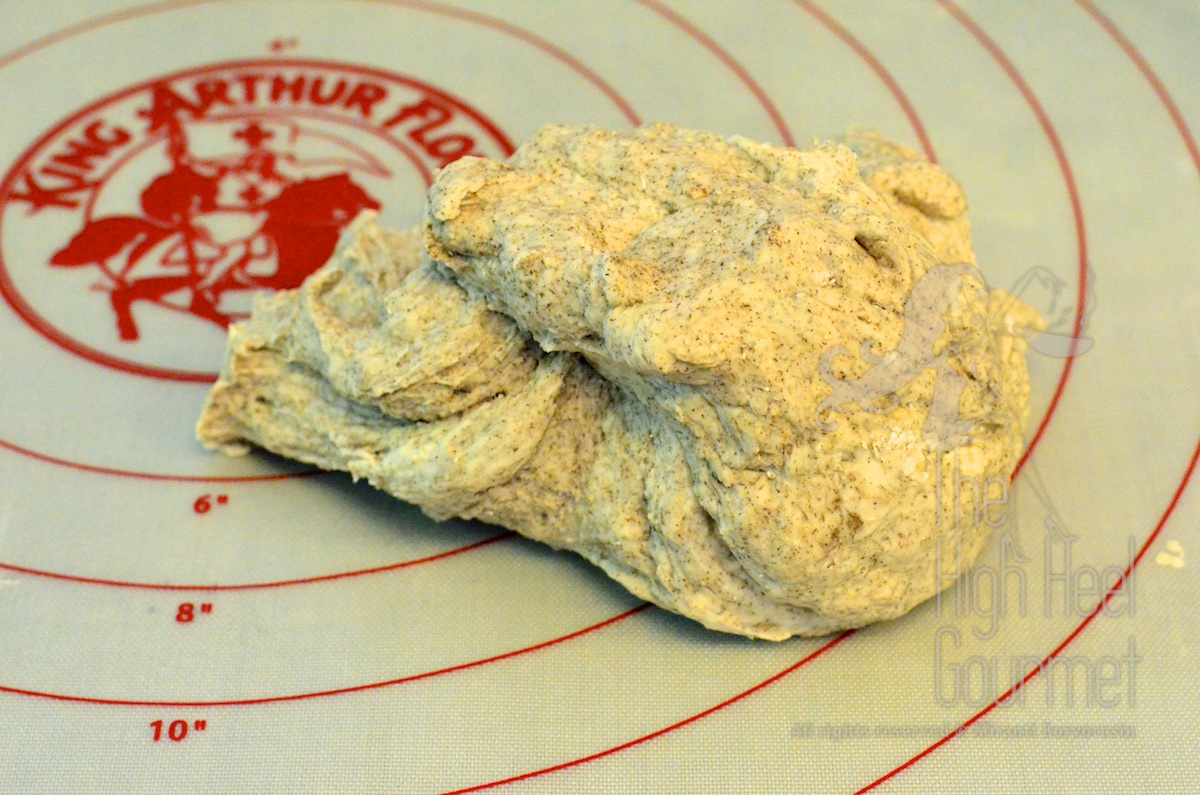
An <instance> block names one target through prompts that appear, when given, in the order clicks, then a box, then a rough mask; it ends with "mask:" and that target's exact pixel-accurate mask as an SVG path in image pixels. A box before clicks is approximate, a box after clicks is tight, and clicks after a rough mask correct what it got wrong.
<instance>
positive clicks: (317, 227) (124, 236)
mask: <svg viewBox="0 0 1200 795" xmlns="http://www.w3.org/2000/svg"><path fill="white" fill-rule="evenodd" d="M167 125H168V126H169V127H170V129H169V130H168V138H169V145H168V153H169V155H170V157H171V160H172V167H171V169H170V170H169V171H167V172H166V173H163V174H160V175H159V176H157V177H155V178H154V179H153V180H152V181H151V182H150V183H149V184H148V185H147V186H146V187H145V188H144V189H143V190H142V192H141V195H140V197H139V206H140V209H141V214H140V215H112V216H106V217H100V218H91V219H89V220H88V221H87V222H86V223H85V224H84V226H83V228H82V229H81V230H80V231H79V232H78V233H77V234H76V235H75V236H74V237H73V238H72V239H71V240H70V241H69V242H68V243H67V245H66V246H64V247H63V248H62V249H60V250H59V251H57V252H56V253H55V254H54V255H53V256H52V257H51V260H50V264H51V265H52V266H54V267H60V268H74V267H82V266H89V265H92V266H96V267H97V268H98V269H99V270H100V272H101V273H102V275H103V276H104V282H103V284H102V286H101V289H103V290H105V291H107V292H108V294H109V300H110V302H111V304H112V309H113V313H114V315H115V318H116V326H117V333H118V336H119V337H120V338H121V339H122V340H125V341H130V342H132V341H136V340H138V339H139V338H140V336H141V331H140V329H139V327H138V324H137V322H136V320H135V318H134V312H133V307H134V306H135V305H136V304H137V303H139V302H145V303H150V304H154V305H157V306H160V307H163V308H167V309H173V310H176V311H184V312H187V313H190V314H191V315H193V316H195V317H198V318H202V319H204V320H208V321H211V322H213V323H216V324H218V325H220V326H222V327H224V326H225V325H227V324H228V323H229V322H230V321H232V320H234V319H236V318H237V317H239V316H240V314H239V313H236V312H233V311H230V310H228V309H223V308H222V301H221V299H222V297H223V296H224V295H225V294H227V293H230V292H232V291H244V290H259V289H273V290H283V289H290V288H293V287H296V286H298V285H299V284H300V283H301V282H302V281H303V280H304V278H305V277H306V276H307V275H308V274H310V273H312V272H313V271H314V270H316V269H317V268H319V267H320V266H321V265H322V264H324V263H325V262H326V261H327V260H328V259H329V257H330V256H331V255H332V254H333V251H334V248H335V247H336V245H337V241H338V238H339V236H340V234H341V232H342V230H343V229H344V228H345V227H346V225H347V224H349V222H350V221H351V220H353V219H354V217H355V216H356V215H358V213H360V212H361V211H363V210H378V209H379V208H380V204H379V202H378V201H377V200H375V199H374V198H373V197H371V196H370V195H368V194H367V192H366V191H365V190H364V189H363V188H362V187H360V186H359V185H358V184H356V183H355V182H354V181H353V180H352V179H351V178H350V176H349V175H348V174H346V173H338V174H331V175H327V176H319V177H312V178H307V179H288V178H286V177H284V176H283V175H282V174H280V173H279V172H278V171H276V170H275V159H274V156H273V153H271V152H270V151H269V150H267V149H265V148H264V147H263V143H264V141H265V140H266V139H267V138H268V137H269V134H268V133H264V132H263V131H262V129H261V128H260V127H258V126H257V125H256V124H252V125H249V126H248V127H247V128H246V130H245V131H244V132H245V133H246V135H245V137H246V139H247V140H250V141H252V142H253V143H252V145H251V148H250V152H249V153H247V154H246V155H245V156H244V157H243V158H242V159H241V160H240V161H239V162H237V163H235V164H233V165H228V164H222V163H213V162H205V161H202V160H199V159H197V158H194V157H191V156H190V155H189V153H188V151H187V142H186V138H185V136H184V135H183V131H182V126H181V125H180V124H178V123H175V124H171V123H170V122H169V121H168V122H167ZM255 131H257V133H256V134H252V133H255ZM231 181H232V182H236V185H237V186H238V187H239V188H240V191H239V192H238V193H237V195H236V196H235V197H234V200H233V201H232V202H231V201H230V199H229V197H228V196H226V195H225V194H226V193H228V192H229V191H228V190H227V189H228V187H229V185H230V183H231Z"/></svg>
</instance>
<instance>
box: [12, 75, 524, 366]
mask: <svg viewBox="0 0 1200 795" xmlns="http://www.w3.org/2000/svg"><path fill="white" fill-rule="evenodd" d="M511 152H512V145H511V143H510V142H509V141H508V140H507V138H505V136H504V135H503V134H501V133H500V132H499V131H498V130H497V129H496V127H495V126H494V125H492V124H491V123H490V122H488V121H487V120H486V119H484V118H483V117H482V116H481V115H480V114H479V113H478V112H476V111H474V110H473V109H471V108H469V107H468V106H466V105H465V104H464V103H463V102H462V101H460V100H458V99H455V98H454V97H451V96H450V95H448V94H446V93H445V92H442V91H440V90H438V89H435V88H433V87H431V86H428V85H424V84H422V83H418V82H416V81H414V80H412V79H409V78H404V77H400V76H398V75H393V74H389V73H385V72H380V71H376V70H370V69H364V68H361V67H357V66H350V65H346V64H334V63H327V62H319V61H279V60H272V61H244V62H235V63H226V64H220V65H215V66H211V67H205V68H201V69H195V70H191V71H188V72H185V73H180V74H176V75H171V76H167V77H163V78H160V79H156V80H151V81H148V82H146V83H143V84H140V85H137V86H134V87H131V88H128V89H126V90H124V91H121V92H119V93H117V94H115V95H112V96H109V97H106V98H104V99H102V100H100V101H98V102H96V103H94V104H92V105H91V106H89V107H86V108H84V109H83V110H81V111H79V112H77V113H75V114H74V115H72V116H71V117H70V118H69V119H67V120H66V121H65V122H63V123H62V124H60V125H58V126H57V127H55V128H54V129H52V130H50V131H49V132H47V133H46V134H45V136H43V137H42V138H41V140H39V141H38V142H37V143H35V144H34V145H33V146H32V147H31V148H30V149H29V150H28V151H27V152H26V154H25V155H24V156H23V157H22V158H21V159H20V160H19V161H18V162H17V163H16V164H15V166H14V167H13V168H12V169H11V170H10V172H9V173H8V175H7V177H6V178H5V180H4V182H3V184H2V185H0V224H2V226H0V253H2V255H3V258H2V260H0V289H2V291H3V293H4V296H5V298H6V299H7V300H8V302H9V303H10V304H11V305H12V306H13V308H14V309H16V310H17V312H18V313H19V314H20V315H21V316H22V318H24V319H25V320H26V321H27V322H28V323H29V324H30V325H31V326H33V327H34V328H35V329H36V330H37V331H39V332H41V333H42V334H43V335H45V336H46V337H48V338H49V339H51V340H53V341H54V342H56V343H58V344H59V345H60V346H61V347H63V348H65V349H67V350H69V351H71V352H73V353H75V354H78V355H81V356H84V357H86V358H88V359H91V360H92V361H95V362H99V363H101V364H105V365H109V366H113V367H116V368H118V369H122V370H126V371H129V372H135V373H138V374H142V375H150V376H157V377H165V378H176V379H182V380H205V379H207V378H209V377H210V374H209V373H208V372H206V370H208V369H209V367H211V364H212V362H213V361H214V360H219V352H220V350H221V346H222V344H223V343H222V339H223V336H224V328H225V326H226V325H227V324H228V323H230V322H231V321H234V320H238V319H241V318H244V317H245V316H246V314H247V312H248V310H249V306H250V300H251V296H252V295H253V293H254V292H256V291H259V290H279V289H287V288H292V287H295V286H297V285H299V284H300V282H301V281H303V279H304V277H306V276H307V275H308V274H309V273H311V272H312V271H314V270H315V269H317V268H318V267H320V266H321V265H322V264H323V263H324V262H325V261H326V260H327V259H328V258H329V256H330V254H331V253H332V252H333V250H334V246H335V244H336V242H337V240H338V237H339V235H340V233H341V231H342V230H343V229H344V228H345V227H346V225H347V224H349V223H350V221H351V220H352V219H353V218H354V217H355V215H357V214H358V213H359V212H360V211H362V210H366V209H371V210H380V209H386V207H388V206H395V207H398V208H403V209H404V210H405V211H406V212H407V211H409V208H418V209H419V208H420V207H421V205H422V199H423V196H424V193H425V190H426V189H427V187H428V186H429V184H430V182H431V181H432V178H433V174H434V173H435V172H436V171H437V169H439V168H441V167H442V166H444V165H446V164H447V163H449V162H451V161H453V160H456V159H458V158H459V157H463V156H465V155H482V156H487V157H494V158H503V157H506V156H507V155H509V154H511ZM214 353H215V356H214Z"/></svg>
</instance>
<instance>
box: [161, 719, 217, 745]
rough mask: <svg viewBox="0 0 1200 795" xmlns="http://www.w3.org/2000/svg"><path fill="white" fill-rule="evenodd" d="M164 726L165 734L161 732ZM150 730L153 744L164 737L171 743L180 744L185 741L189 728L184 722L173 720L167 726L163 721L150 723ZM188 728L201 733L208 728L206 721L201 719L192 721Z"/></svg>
mask: <svg viewBox="0 0 1200 795" xmlns="http://www.w3.org/2000/svg"><path fill="white" fill-rule="evenodd" d="M164 726H166V731H165V732H164V731H163V727H164ZM150 728H151V729H154V735H153V737H152V741H153V742H156V743H157V742H161V741H162V739H163V737H166V738H167V739H168V740H170V741H171V742H175V743H181V742H183V741H184V740H186V739H187V736H188V728H189V726H188V722H187V721H186V720H173V721H171V722H170V723H169V724H168V723H167V722H166V721H164V720H154V721H150ZM190 728H191V729H192V730H193V731H198V732H202V731H204V730H205V729H207V728H208V721H206V720H203V719H201V720H196V721H192V723H191V726H190Z"/></svg>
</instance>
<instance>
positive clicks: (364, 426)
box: [198, 125, 1038, 639]
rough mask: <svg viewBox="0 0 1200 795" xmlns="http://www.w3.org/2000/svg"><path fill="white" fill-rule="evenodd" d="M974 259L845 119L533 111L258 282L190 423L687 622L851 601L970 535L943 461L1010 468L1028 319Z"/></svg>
mask: <svg viewBox="0 0 1200 795" xmlns="http://www.w3.org/2000/svg"><path fill="white" fill-rule="evenodd" d="M973 262H974V259H973V255H972V253H971V248H970V239H969V229H968V224H967V220H966V201H965V199H964V198H963V194H962V191H961V190H960V189H959V187H958V185H957V184H956V183H955V182H954V181H953V180H952V179H951V178H950V177H949V176H947V175H946V173H945V172H944V171H943V170H942V169H941V168H939V167H938V166H936V165H934V164H931V163H929V162H927V161H926V160H924V159H923V158H921V157H920V156H918V155H917V154H916V153H914V152H912V151H910V150H908V149H905V148H903V147H900V146H898V145H896V144H892V143H889V142H887V141H885V140H883V139H881V138H878V137H877V136H873V135H871V134H867V133H851V134H850V135H849V136H848V137H847V138H846V139H845V140H844V141H842V142H841V143H826V144H822V145H818V146H814V147H813V148H810V149H805V150H796V149H784V148H779V147H774V146H769V145H765V144H759V143H754V142H751V141H748V140H745V139H741V138H732V139H728V140H726V139H722V138H721V137H719V136H717V135H714V134H711V133H704V132H694V131H688V130H682V129H679V128H675V127H672V126H667V125H654V126H650V127H646V128H643V129H640V130H636V131H631V132H611V131H603V130H597V129H592V128H584V127H561V126H547V127H545V128H543V129H542V130H541V131H540V132H539V133H538V134H537V135H536V136H535V137H534V138H533V139H531V140H530V141H529V142H527V143H526V144H525V145H523V146H522V147H521V148H520V149H519V150H518V151H517V152H516V154H515V155H513V157H512V158H511V159H510V160H509V161H507V162H503V163H501V162H493V161H489V160H483V159H479V158H464V159H462V160H459V161H457V162H455V163H453V164H451V165H450V166H448V167H447V168H446V169H444V170H443V171H442V172H441V173H440V174H439V175H438V177H437V180H436V182H435V183H434V185H433V187H432V189H431V190H430V193H429V197H428V202H427V207H426V222H425V226H424V229H423V230H413V231H411V232H407V233H404V234H396V233H393V232H389V231H386V230H383V229H381V228H379V227H378V225H377V224H376V223H375V221H374V220H373V219H372V218H370V217H364V218H361V219H360V220H359V221H358V222H356V224H355V225H354V227H353V228H352V230H351V231H350V232H349V234H348V235H347V238H346V239H345V241H344V242H343V245H342V246H341V247H340V249H339V251H338V252H337V254H336V255H335V256H334V258H333V260H332V261H331V262H330V263H329V264H328V265H326V266H325V267H324V268H322V269H321V270H320V271H318V272H316V273H314V274H313V275H312V276H311V277H310V278H309V279H308V280H307V281H306V282H305V284H304V285H303V286H302V287H300V288H299V289H298V290H295V291H288V292H282V293H278V294H275V295H273V296H270V297H267V298H263V299H261V300H260V301H259V302H258V304H257V306H256V308H255V311H254V314H253V317H252V319H251V320H250V321H248V322H247V323H245V324H242V325H239V326H235V327H234V328H232V329H231V332H230V339H229V349H228V360H227V362H226V365H225V368H224V371H223V373H222V375H221V377H220V380H219V381H218V382H217V384H216V385H215V386H214V388H213V390H212V392H211V393H210V395H209V397H208V400H207V403H206V405H205V408H204V413H203V416H202V417H201V420H200V423H199V426H198V434H199V437H200V439H201V440H202V441H203V442H204V443H205V444H206V445H208V446H209V447H212V448H217V449H222V450H224V451H226V452H230V453H238V452H244V451H245V450H247V449H248V446H249V445H257V446H261V447H264V448H267V449H269V450H272V451H274V452H277V453H280V454H282V455H285V456H290V457H293V458H297V459H300V460H302V461H307V462H310V463H313V464H316V465H317V466H320V467H323V468H328V469H339V470H346V471H348V472H350V473H351V474H353V475H354V476H355V477H361V478H365V479H367V480H368V481H369V482H370V483H372V484H373V485H375V486H376V487H378V488H380V489H383V490H385V491H387V492H389V493H391V494H393V495H395V496H397V497H399V498H400V499H403V500H407V501H411V502H413V503H415V504H417V505H419V506H420V507H421V508H422V509H423V510H424V511H425V512H426V513H427V514H429V515H430V516H432V517H434V518H438V519H441V518H447V517H451V516H460V517H466V518H472V519H480V520H483V521H486V522H492V523H495V524H499V525H503V526H505V527H508V528H511V529H513V530H516V531H517V532H519V533H521V534H522V535H525V536H528V537H530V538H533V539H536V540H538V541H543V542H545V543H547V544H550V545H552V546H555V547H559V548H565V549H570V550H574V551H575V552H578V553H580V554H582V555H583V556H585V557H586V558H588V559H589V560H591V561H593V562H594V563H596V564H597V565H598V566H600V567H601V568H603V569H604V571H606V572H607V573H608V574H609V575H610V576H612V577H613V578H615V579H616V580H618V581H619V582H621V583H622V584H623V585H624V586H625V587H626V588H628V589H629V590H630V591H631V592H633V593H634V594H636V595H637V596H639V597H641V598H643V599H647V600H650V601H653V602H655V603H656V604H659V605H661V606H663V607H665V608H667V609H669V610H673V611H676V612H678V613H681V614H683V615H685V616H689V617H691V618H694V619H696V620H697V621H700V622H701V623H703V624H704V625H705V626H707V627H711V628H713V629H718V630H723V631H726V632H734V633H740V634H743V635H750V636H754V637H760V638H769V639H783V638H787V637H789V636H792V635H820V634H824V633H829V632H833V631H837V630H841V629H845V628H849V627H857V626H861V625H864V624H867V623H870V622H873V621H878V620H881V619H887V618H893V617H896V616H899V615H902V614H903V613H905V612H907V611H909V610H910V609H912V608H913V607H914V606H915V605H917V604H919V603H920V602H922V601H924V600H926V599H928V598H929V597H931V596H932V595H934V593H935V592H936V591H937V590H938V589H939V588H941V587H945V585H946V584H947V583H948V582H949V577H948V576H947V575H952V574H954V573H956V572H957V571H958V570H959V566H960V565H968V564H969V563H970V562H971V561H973V560H974V558H975V557H976V555H977V553H978V552H979V550H980V548H981V547H982V545H983V544H984V542H985V540H986V538H987V535H988V529H989V528H988V525H987V523H986V521H984V520H985V519H986V517H982V516H980V515H978V513H977V512H976V511H975V510H974V509H975V505H974V503H973V502H972V497H973V494H972V493H971V490H967V489H963V490H960V491H961V493H960V494H959V497H960V499H959V504H954V499H955V497H954V493H955V491H956V490H954V489H953V488H947V487H946V485H947V484H948V483H949V480H950V478H951V472H952V467H954V466H957V477H959V478H970V479H972V480H973V481H974V482H975V483H978V484H983V483H985V482H986V481H987V480H988V479H995V480H1000V481H1002V482H1007V479H1008V478H1009V477H1010V475H1011V473H1012V471H1013V469H1014V467H1015V464H1016V461H1017V460H1018V457H1019V455H1020V453H1021V449H1022V441H1021V434H1022V427H1023V423H1024V421H1025V416H1026V413H1027V403H1028V391H1029V388H1028V378H1027V374H1026V369H1025V361H1024V350H1025V344H1024V340H1023V339H1022V338H1021V337H1020V336H1019V334H1017V333H1016V332H1015V330H1016V329H1019V328H1020V327H1031V326H1036V325H1037V323H1038V319H1037V317H1036V315H1035V314H1034V313H1033V312H1032V311H1031V310H1029V309H1027V308H1026V307H1024V305H1022V304H1021V303H1020V302H1018V301H1015V300H1014V299H1012V298H1011V297H1010V296H1007V295H1006V294H1004V293H1003V291H999V290H996V291H989V290H988V288H987V287H986V286H985V285H984V284H983V283H982V282H981V281H980V278H979V276H978V273H977V272H976V271H975V270H974V267H973ZM935 275H936V276H938V279H936V280H935V279H934V276H935ZM922 280H924V282H923V281H922ZM922 283H924V284H925V285H926V288H928V287H929V285H933V287H932V288H930V289H924V292H922V288H921V284H922ZM918 297H920V300H918ZM918 315H919V316H920V317H918ZM906 320H907V326H906ZM864 344H865V347H864ZM948 384H949V386H947V385H948ZM938 478H941V479H942V481H941V482H942V486H943V487H942V488H938V486H937V483H938ZM939 499H940V504H939ZM939 558H940V559H939Z"/></svg>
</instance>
